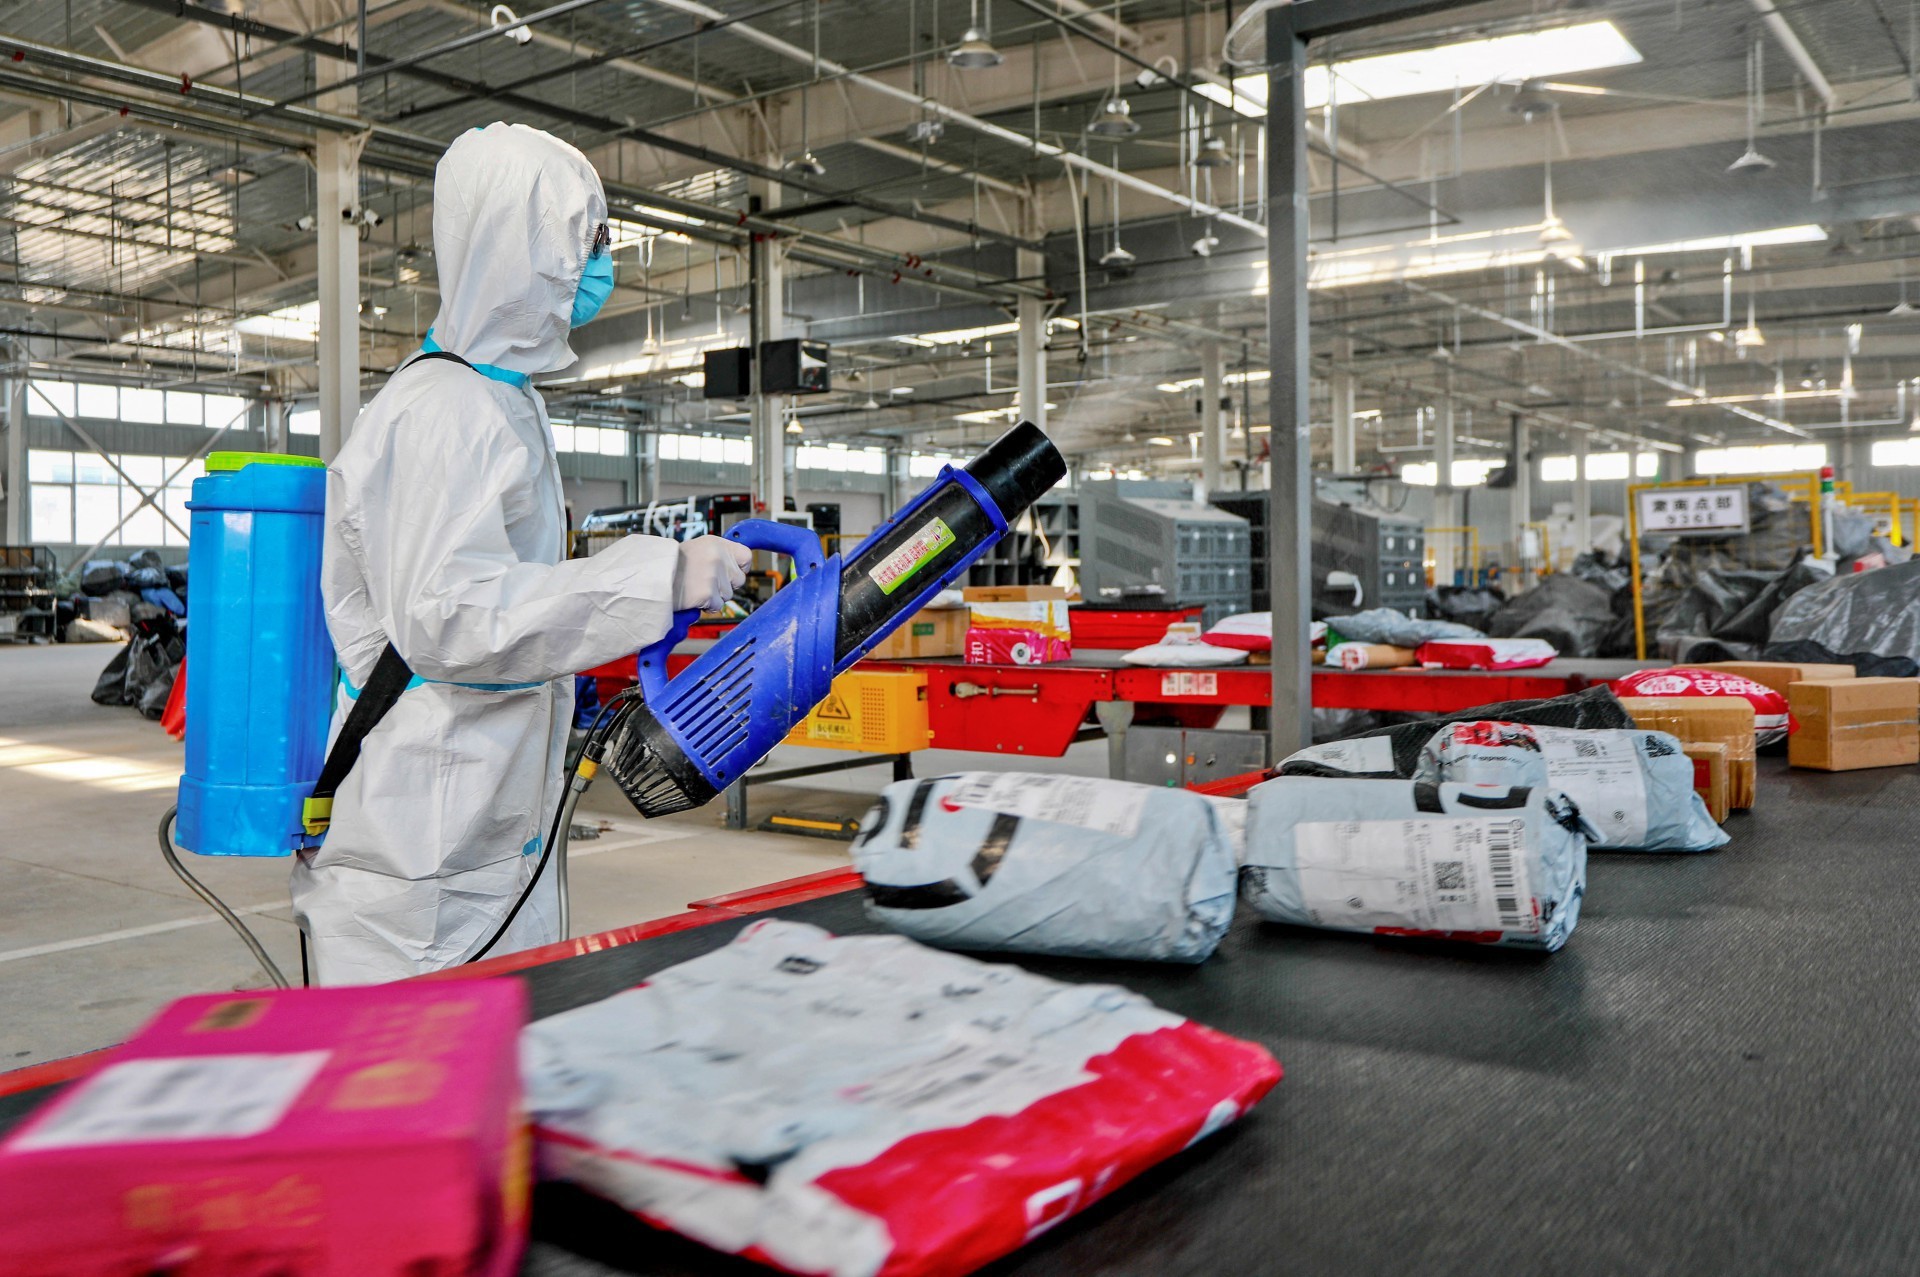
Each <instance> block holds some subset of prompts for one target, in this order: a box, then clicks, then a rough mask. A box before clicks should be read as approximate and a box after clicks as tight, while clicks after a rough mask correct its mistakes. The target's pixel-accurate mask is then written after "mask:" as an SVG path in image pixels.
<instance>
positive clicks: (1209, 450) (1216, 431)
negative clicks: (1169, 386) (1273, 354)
mask: <svg viewBox="0 0 1920 1277" xmlns="http://www.w3.org/2000/svg"><path fill="white" fill-rule="evenodd" d="M1226 373H1227V360H1226V352H1225V351H1224V350H1223V349H1222V348H1221V346H1220V343H1219V342H1217V341H1203V342H1201V343H1200V476H1201V478H1202V479H1203V480H1205V482H1206V485H1207V495H1208V496H1210V497H1211V496H1213V495H1214V494H1215V493H1217V492H1220V491H1222V490H1223V489H1224V488H1225V486H1226V483H1225V472H1226V468H1227V418H1226V414H1225V413H1223V412H1222V411H1220V403H1221V400H1222V398H1223V397H1224V396H1225V393H1226V388H1227V382H1226Z"/></svg>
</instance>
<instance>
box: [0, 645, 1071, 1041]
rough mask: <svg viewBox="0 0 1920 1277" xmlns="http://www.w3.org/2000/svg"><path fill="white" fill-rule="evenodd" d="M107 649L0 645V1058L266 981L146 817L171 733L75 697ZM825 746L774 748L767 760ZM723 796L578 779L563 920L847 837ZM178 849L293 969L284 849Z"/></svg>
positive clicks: (839, 852) (777, 793)
mask: <svg viewBox="0 0 1920 1277" xmlns="http://www.w3.org/2000/svg"><path fill="white" fill-rule="evenodd" d="M113 654H114V649H113V648H112V647H111V646H108V645H104V644H87V645H63V646H51V647H23V646H12V645H4V644H0V1007H4V1009H5V1014H3V1015H0V1070H4V1069H10V1068H17V1067H20V1066H22V1065H26V1064H31V1063H35V1062H38V1061H41V1060H47V1059H53V1058H57V1057H59V1056H63V1055H72V1054H74V1053H76V1052H80V1051H86V1050H91V1049H93V1048H95V1047H100V1046H106V1045H109V1044H111V1043H113V1042H116V1041H119V1040H120V1039H122V1038H124V1037H125V1036H126V1035H127V1034H129V1033H130V1032H132V1031H133V1030H134V1029H136V1028H138V1027H139V1026H140V1025H141V1024H142V1023H143V1022H144V1021H145V1020H146V1019H148V1018H149V1017H150V1016H151V1015H152V1014H153V1013H154V1012H155V1011H157V1010H158V1009H159V1008H161V1007H162V1006H164V1005H166V1004H167V1003H168V1002H170V1001H172V1000H173V999H175V998H178V997H182V996H184V995H186V994H190V993H204V992H209V991H214V990H225V989H244V988H255V987H259V986H261V985H263V984H265V983H266V979H265V977H264V976H263V975H262V974H261V972H260V970H259V968H258V967H257V966H256V965H255V963H254V962H253V959H252V957H251V956H250V955H249V954H248V953H247V950H246V949H245V947H244V946H242V945H241V943H240V942H239V940H238V939H236V938H235V937H234V936H233V934H232V933H231V932H229V931H228V930H227V928H226V927H225V926H224V925H222V924H221V923H220V921H219V920H218V919H217V918H216V917H215V916H214V915H213V913H212V912H211V911H210V910H208V909H207V908H206V907H205V906H204V905H203V904H202V903H201V902H200V901H199V900H198V899H197V898H195V897H194V896H193V894H192V893H191V892H190V891H188V889H187V888H186V886H185V885H184V884H183V883H181V882H180V880H179V879H178V878H176V877H175V876H174V875H173V873H172V871H171V870H169V869H168V868H167V866H166V864H165V862H164V861H162V860H161V858H160V854H159V851H158V848H157V846H156V842H155V831H156V829H157V827H158V823H159V820H160V816H161V814H162V813H163V812H165V810H166V809H167V808H168V807H170V806H172V805H173V797H174V786H175V784H176V782H177V781H178V779H179V774H180V766H181V747H180V746H179V744H177V743H176V742H174V741H173V740H171V739H170V738H168V736H167V735H166V734H165V733H164V732H162V731H161V730H160V726H159V724H158V723H154V722H150V721H148V720H147V719H144V718H142V717H141V716H140V715H139V713H138V712H137V711H135V710H131V709H107V708H103V707H101V706H98V705H95V704H94V703H93V702H92V701H91V700H89V699H88V692H89V691H91V690H92V687H93V683H94V678H95V676H96V675H97V674H98V673H99V671H100V669H101V668H102V667H103V666H105V665H106V663H107V661H108V660H109V659H110V658H111V657H112V656H113ZM832 757H834V755H832V754H831V753H829V752H828V751H823V750H811V749H789V748H784V747H783V748H782V749H779V750H776V751H775V753H774V756H773V757H772V758H770V759H769V760H768V762H767V764H766V766H767V767H769V768H778V767H784V766H795V765H801V764H807V763H815V762H820V761H823V760H826V759H830V758H832ZM999 762H1000V760H999V759H997V758H990V757H987V756H983V755H979V754H957V753H949V752H945V751H939V750H933V751H928V752H926V753H923V754H920V755H918V756H917V757H916V759H915V767H916V771H917V772H918V773H919V774H920V775H923V776H937V775H941V774H943V773H945V772H951V771H960V770H965V769H967V768H980V767H994V766H995V765H996V764H998V763H999ZM1019 765H1020V766H1021V767H1022V768H1024V769H1027V770H1044V771H1070V772H1076V773H1079V774H1084V775H1105V774H1106V752H1105V746H1104V745H1103V744H1101V743H1099V742H1093V743H1089V744H1082V745H1076V746H1074V747H1073V749H1072V750H1071V751H1069V753H1068V756H1067V757H1066V758H1063V759H1027V758H1022V759H1020V760H1019ZM888 775H889V773H888V771H887V769H886V768H885V767H870V768H862V769H860V770H857V771H849V772H841V773H831V774H828V775H825V776H818V777H810V778H808V779H807V780H806V781H805V782H804V784H805V786H806V787H805V788H801V787H799V786H787V785H780V786H772V785H769V786H764V787H759V788H755V789H752V790H751V791H750V793H751V794H752V806H753V812H752V816H753V819H754V820H756V821H757V820H759V819H760V818H761V817H763V816H764V815H766V814H767V813H768V812H771V811H775V810H779V811H789V812H794V813H798V814H829V813H830V814H837V815H845V816H857V815H859V814H860V813H861V812H863V811H864V810H865V808H866V807H867V805H868V803H869V802H870V800H871V797H872V795H874V794H875V793H877V792H879V790H880V789H881V788H882V787H883V786H884V785H885V783H886V781H887V778H888ZM722 806H723V804H721V803H713V804H710V805H709V806H708V807H706V808H704V809H702V810H700V811H697V812H689V813H687V814H686V815H684V816H680V817H674V818H670V819H666V820H658V821H652V822H648V821H643V820H641V819H640V818H639V817H638V816H637V815H636V814H635V813H634V811H633V809H632V808H631V807H629V806H628V805H627V803H626V800H625V799H624V798H623V797H622V796H621V794H620V792H619V790H618V789H616V788H615V787H614V786H613V785H612V784H610V783H608V784H601V785H597V786H595V787H594V788H593V789H592V790H590V791H589V792H588V793H587V796H586V799H585V801H584V802H583V803H582V804H581V813H580V815H579V816H577V817H576V821H577V823H587V822H588V821H589V820H591V821H592V822H593V823H596V824H599V825H601V826H603V828H604V829H605V832H604V833H603V834H602V836H601V837H600V838H599V839H597V840H594V841H590V842H576V843H574V844H573V851H572V857H571V860H570V878H571V883H572V888H573V892H572V894H573V928H574V932H575V934H578V935H585V934H590V933H592V932H595V931H602V930H605V929H607V928H609V927H615V926H620V925H622V924H626V923H633V922H639V921H643V920H645V919H648V918H656V917H660V916H662V915H665V914H671V913H677V912H679V911H680V910H681V909H683V908H684V907H685V906H686V904H687V902H688V901H691V900H697V899H700V898H702V897H705V896H712V895H719V894H721V893H724V892H729V891H738V890H742V889H745V888H748V887H754V886H759V885H762V884H765V883H769V882H775V881H778V880H780V879H783V878H792V877H795V876H798V875H800V874H807V873H815V872H818V871H819V870H822V869H832V868H838V867H840V866H843V865H845V864H846V863H847V860H846V850H845V846H844V844H841V843H837V842H830V841H824V840H816V839H810V838H803V837H796V836H793V835H788V834H770V833H759V832H754V831H742V832H731V831H728V830H726V829H724V828H723V827H722V823H721V822H722V816H723V813H722ZM188 860H189V868H191V869H192V870H193V871H194V872H195V873H196V874H197V875H198V876H199V877H200V878H201V880H202V881H203V882H205V883H206V884H207V886H208V887H209V888H211V889H212V890H213V891H214V893H215V894H217V895H218V896H220V898H221V899H223V900H225V901H226V902H227V904H228V905H230V906H231V907H232V908H234V909H235V910H237V911H239V912H241V914H242V916H243V917H244V918H245V919H246V920H247V922H248V924H249V925H250V926H252V927H253V928H254V930H255V931H256V933H257V934H258V935H259V936H260V939H261V942H262V943H263V944H264V945H265V946H266V947H267V949H268V951H269V953H270V954H271V955H272V956H273V958H274V960H275V962H277V963H279V964H280V966H281V969H282V970H284V971H287V972H289V973H296V972H297V971H298V970H299V961H300V960H299V950H298V942H297V933H296V931H295V929H294V927H293V923H292V919H291V917H290V913H289V909H288V902H287V886H286V880H287V864H286V862H285V861H283V860H258V861H247V860H230V859H205V860H202V859H199V858H195V857H189V858H188ZM296 978H297V977H296Z"/></svg>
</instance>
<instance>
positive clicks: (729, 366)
mask: <svg viewBox="0 0 1920 1277" xmlns="http://www.w3.org/2000/svg"><path fill="white" fill-rule="evenodd" d="M701 366H702V368H703V370H704V371H705V373H706V385H705V386H704V387H703V388H702V389H701V392H700V397H701V398H703V399H745V398H746V397H747V396H748V395H750V394H752V393H753V350H752V348H751V347H748V346H735V347H733V348H732V349H730V350H709V351H708V352H707V353H706V354H704V355H703V356H701Z"/></svg>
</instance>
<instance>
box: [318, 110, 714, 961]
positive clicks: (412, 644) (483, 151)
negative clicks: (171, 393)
mask: <svg viewBox="0 0 1920 1277" xmlns="http://www.w3.org/2000/svg"><path fill="white" fill-rule="evenodd" d="M433 196H434V199H433V241H434V253H435V257H436V259H437V262H438V266H439V276H440V278H439V285H440V313H439V317H438V318H437V319H436V320H435V321H434V325H433V327H432V328H431V329H429V330H428V333H427V340H426V341H425V342H424V343H423V345H424V348H425V350H427V351H444V352H449V353H451V354H453V355H457V356H459V357H460V359H461V360H464V361H465V362H466V364H467V365H470V366H463V365H462V364H461V363H460V362H456V361H454V360H452V359H448V358H445V357H435V358H421V357H419V356H416V357H415V358H414V359H413V360H412V361H410V362H408V363H407V364H405V365H403V366H402V367H401V368H400V369H399V370H397V371H396V372H395V373H394V375H393V377H392V378H391V379H390V380H389V381H388V382H387V384H386V386H385V387H384V388H383V389H382V390H381V391H380V393H379V394H378V395H376V396H375V397H374V399H373V402H372V403H370V404H368V405H367V407H366V409H365V410H364V411H363V412H362V413H361V414H360V416H359V419H358V420H357V421H356V422H355V424H354V427H353V430H352V432H351V434H350V435H349V437H348V439H347V442H346V444H345V446H344V447H342V448H341V450H340V455H339V456H338V457H336V458H335V459H334V461H333V463H332V465H331V466H330V467H329V468H328V471H327V528H326V540H325V547H324V553H323V561H322V568H321V577H322V590H323V593H324V595H325V598H326V609H327V628H328V630H329V632H330V633H331V634H332V636H333V642H334V646H335V649H336V650H337V652H338V656H339V661H340V666H341V674H342V679H341V691H340V696H339V697H338V698H337V702H336V708H335V717H334V723H335V729H336V731H337V730H338V726H339V724H340V722H341V721H342V719H343V718H344V716H345V714H346V711H347V707H348V705H349V704H350V702H351V699H352V698H353V697H354V696H356V695H357V694H358V693H357V689H358V688H360V687H362V686H364V685H365V683H366V680H367V678H368V676H369V675H370V673H371V672H372V670H373V667H374V665H375V663H376V662H377V661H378V659H379V657H380V655H381V653H382V651H383V650H384V649H385V647H386V645H387V644H388V643H389V642H391V643H392V644H393V646H394V648H395V649H396V650H397V651H398V653H399V654H400V656H401V657H402V658H404V659H405V661H406V663H407V666H408V668H409V669H411V671H412V673H413V676H414V677H413V679H412V681H411V682H410V683H409V684H408V685H407V690H406V691H405V692H404V693H403V694H401V696H400V698H399V700H398V702H397V703H395V705H394V707H393V708H392V709H391V710H390V711H389V712H388V713H387V715H386V716H385V718H383V719H382V720H380V722H379V724H378V725H377V726H376V727H375V728H374V729H373V731H372V732H371V733H370V734H369V735H368V736H367V738H366V740H365V742H364V744H363V746H362V749H361V754H360V758H359V761H358V762H357V763H356V764H355V765H354V767H353V769H352V771H350V772H349V773H348V774H347V777H346V779H345V781H344V782H343V783H342V784H341V786H340V789H339V791H338V793H337V794H336V795H335V798H334V803H333V812H332V824H331V827H330V828H329V830H328V833H327V837H326V840H325V842H323V843H322V844H321V845H320V846H319V847H318V848H317V849H315V850H311V851H306V852H302V853H301V854H300V856H299V858H298V860H297V862H296V863H295V865H294V869H293V903H294V911H295V914H296V916H297V918H298V920H299V921H300V923H301V925H302V927H303V928H304V929H305V931H306V933H307V936H308V938H309V941H310V945H311V953H312V958H313V962H314V966H315V979H316V981H317V982H319V983H324V984H354V983H366V982H372V981H380V980H392V979H397V978H400V977H403V976H410V975H415V974H417V973H420V972H423V971H432V970H436V969H439V968H442V967H447V966H451V965H453V964H455V963H458V962H460V961H461V960H462V959H464V958H466V957H468V956H470V955H471V954H472V953H473V952H474V951H476V950H477V949H478V948H480V947H481V946H482V945H484V944H485V943H486V942H487V940H488V939H489V937H491V936H492V935H493V933H494V932H495V931H496V930H497V929H498V928H499V926H500V925H501V923H502V922H503V921H504V920H505V919H506V917H507V915H508V912H509V911H510V910H511V909H512V908H513V906H514V902H515V901H516V900H517V899H518V898H519V897H520V895H521V893H522V891H523V890H524V888H525V887H526V885H527V883H528V881H529V880H530V879H531V877H532V875H533V873H534V870H535V868H536V867H537V866H538V865H539V863H540V851H541V844H542V840H543V839H544V838H545V837H546V835H547V830H548V827H549V825H550V823H551V821H552V819H553V813H554V810H555V808H556V805H557V804H558V803H559V801H560V797H561V787H562V783H563V781H562V765H563V762H564V755H565V751H566V746H567V733H568V729H569V726H570V724H571V720H572V715H573V675H574V674H575V673H576V672H577V671H580V670H585V669H589V668H591V667H593V666H596V665H601V664H604V663H606V662H608V661H612V660H615V659H617V658H619V657H621V656H623V655H627V654H630V653H632V652H634V651H636V650H637V649H639V648H641V647H643V646H645V645H646V644H648V643H652V642H654V641H656V640H658V639H659V638H661V637H662V636H663V635H664V634H666V632H667V630H668V627H669V625H670V624H671V621H672V615H673V613H674V611H675V610H676V609H684V608H690V607H708V606H717V605H718V604H719V603H720V602H721V601H722V600H723V599H725V598H726V597H728V596H730V595H731V594H732V592H733V590H734V588H735V587H736V586H738V585H739V584H741V583H742V582H743V581H744V579H745V577H744V570H745V566H746V563H747V561H748V557H749V556H748V552H747V551H746V550H745V548H744V547H741V546H738V545H736V544H734V543H732V542H729V541H723V540H721V539H720V538H718V537H702V538H699V539H697V540H694V541H689V542H686V543H684V544H680V543H676V542H673V541H670V540H666V539H664V538H660V537H646V536H632V537H626V538H623V539H621V540H619V541H617V542H615V543H614V544H613V545H611V546H609V547H607V548H606V549H605V550H604V551H602V552H601V553H599V554H597V555H595V556H593V557H592V558H588V559H566V558H565V553H566V547H565V516H564V514H563V508H564V507H563V499H562V495H561V488H560V470H559V466H558V462H557V461H556V459H555V456H554V446H553V437H552V433H551V429H550V427H549V425H548V422H547V413H546V409H545V406H544V405H543V404H542V403H541V400H540V396H539V394H538V393H537V392H536V391H535V390H534V389H533V386H532V385H531V378H532V376H533V375H534V374H537V373H543V372H552V371H554V370H556V369H560V368H564V367H566V366H567V365H568V364H571V363H572V362H573V360H574V353H573V351H572V350H570V349H569V348H568V345H567V337H568V333H569V331H570V330H571V329H573V328H575V327H578V326H579V325H581V324H583V323H585V322H586V321H587V320H589V319H591V318H592V317H593V314H594V312H596V311H597V310H598V309H599V307H600V303H602V302H604V301H605V300H606V297H607V295H608V294H609V293H610V292H611V291H612V287H613V269H612V258H611V255H610V252H609V249H608V235H607V223H606V216H607V203H606V196H605V194H604V192H603V191H602V189H601V186H600V179H599V176H598V175H597V174H596V173H595V172H594V170H593V166H592V165H591V164H589V163H588V162H587V158H586V157H585V156H584V155H582V154H581V153H580V152H579V151H577V150H575V149H574V148H573V147H572V146H570V145H568V144H567V143H565V142H562V141H560V140H559V139H558V138H555V137H552V136H549V135H548V134H546V133H543V132H540V131H539V130H537V129H531V128H526V127H524V126H522V125H518V124H493V125H490V126H488V127H487V128H484V129H475V130H473V131H471V132H469V133H466V134H464V135H463V136H461V137H460V138H459V139H458V140H457V141H455V142H454V143H453V145H452V146H450V147H449V148H448V149H447V153H446V155H445V156H443V157H442V158H441V161H440V165H439V168H438V170H437V171H436V173H435V175H434V185H433ZM562 836H564V831H563V835H562ZM555 878H556V875H555V873H554V871H553V869H552V868H551V866H549V868H548V870H547V872H546V873H545V874H543V875H542V881H541V883H540V885H539V886H538V887H536V888H535V890H534V892H533V894H532V896H531V897H530V898H529V899H528V900H527V902H526V905H525V906H524V907H523V908H522V909H521V910H520V912H519V914H518V916H517V917H515V919H514V921H513V925H512V926H511V928H510V929H509V930H508V931H507V933H506V935H505V936H504V937H502V938H501V940H500V942H499V943H498V944H497V945H495V946H494V948H493V950H492V952H493V953H496V954H497V953H506V952H510V951H512V950H515V949H524V948H528V947H530V946H533V945H537V944H544V943H548V942H550V941H553V940H556V939H558V938H559V935H558V918H557V908H558V894H557V888H556V887H555V885H554V884H555Z"/></svg>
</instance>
